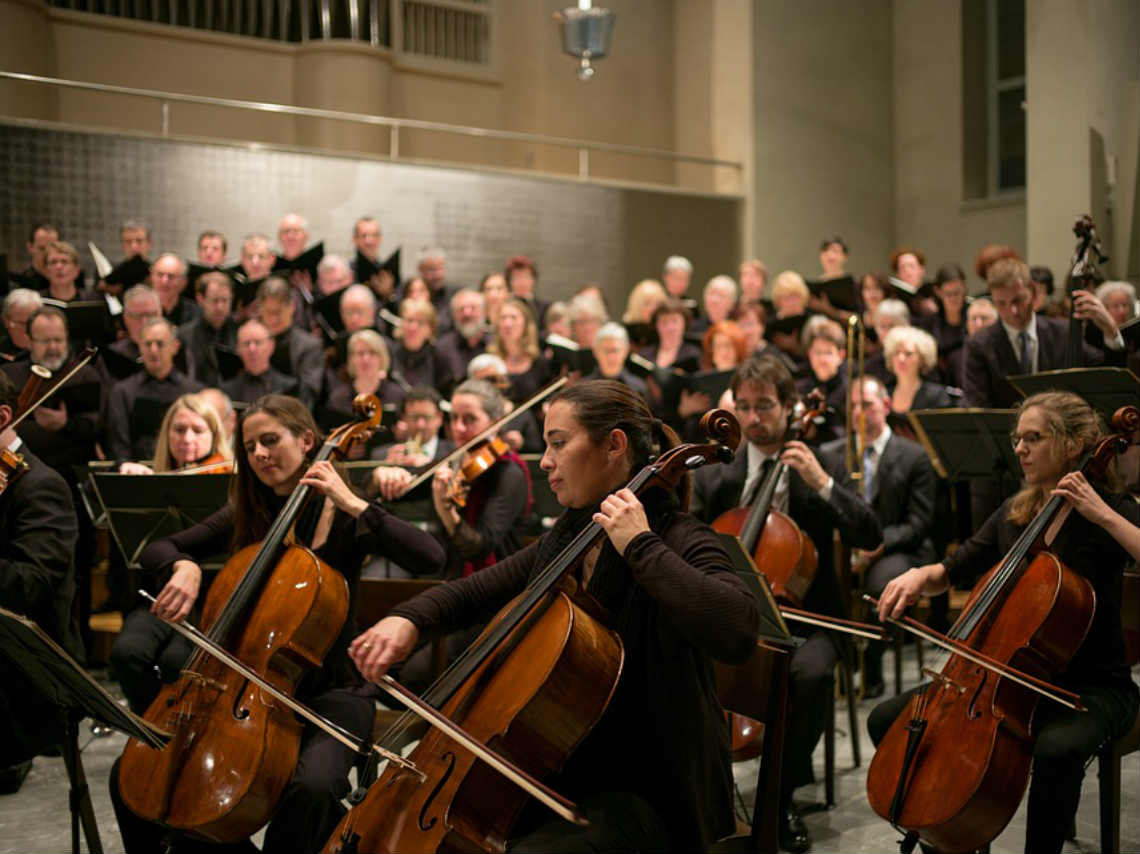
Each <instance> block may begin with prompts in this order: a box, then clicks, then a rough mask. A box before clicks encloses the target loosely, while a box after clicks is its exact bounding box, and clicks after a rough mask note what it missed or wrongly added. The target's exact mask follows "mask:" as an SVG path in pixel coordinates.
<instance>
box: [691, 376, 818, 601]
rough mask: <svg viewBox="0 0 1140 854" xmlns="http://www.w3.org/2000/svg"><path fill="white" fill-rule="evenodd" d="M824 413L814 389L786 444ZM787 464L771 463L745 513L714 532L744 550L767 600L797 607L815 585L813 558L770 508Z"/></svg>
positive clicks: (791, 525)
mask: <svg viewBox="0 0 1140 854" xmlns="http://www.w3.org/2000/svg"><path fill="white" fill-rule="evenodd" d="M825 411H826V402H825V401H824V399H823V395H822V394H821V393H820V391H819V390H818V389H816V390H814V391H812V392H811V393H810V394H809V395H808V396H807V398H806V408H805V409H804V411H803V412H802V413H800V414H799V415H798V416H797V417H796V418H795V420H794V421H793V423H791V424H790V425H789V438H790V439H799V438H800V437H801V436H803V435H805V434H806V433H807V432H808V431H809V430H810V429H811V427H812V425H813V424H814V422H815V420H816V419H817V418H819V417H820V416H821V415H822V414H823V413H824V412H825ZM787 467H788V466H787V463H784V462H780V461H779V460H777V462H776V464H775V465H774V466H772V469H771V471H769V472H768V475H767V476H766V477H765V478H764V480H762V481H761V482H760V485H759V486H758V488H757V490H756V497H755V498H754V499H753V500H752V505H751V506H750V507H736V508H734V509H732V510H727V511H725V512H724V513H722V514H721V515H720V516H718V517H717V518H716V519H715V520H714V521H713V523H712V528H713V530H714V531H717V532H718V533H723V534H736V535H738V536H739V537H740V542H741V544H742V545H743V546H744V548H745V550H746V551H747V552H748V553H749V554H750V555H752V558H753V560H754V561H755V562H756V567H757V568H758V569H759V570H760V573H761V574H762V575H763V576H764V577H765V578H766V579H767V580H768V584H769V586H770V587H771V588H772V595H774V596H775V597H776V599H777V600H781V601H783V602H784V603H786V604H789V605H795V606H798V605H800V604H801V603H802V602H803V597H804V596H805V595H806V594H807V591H808V588H810V587H811V584H812V581H814V580H815V573H816V570H817V569H818V568H819V554H818V553H817V552H816V550H815V544H814V543H813V542H812V541H811V538H810V537H807V536H805V535H804V532H803V531H801V530H800V528H799V525H797V524H796V523H795V522H794V521H793V520H792V518H791V517H790V516H789V515H788V514H787V513H783V512H781V511H779V510H776V509H775V508H773V507H772V499H773V498H774V497H775V495H776V486H777V485H778V484H779V482H780V478H781V477H782V476H783V474H784V471H785V470H786V469H787Z"/></svg>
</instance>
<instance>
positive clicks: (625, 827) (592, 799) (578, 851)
mask: <svg viewBox="0 0 1140 854" xmlns="http://www.w3.org/2000/svg"><path fill="white" fill-rule="evenodd" d="M578 806H579V808H581V810H582V811H583V812H584V813H585V815H586V818H587V819H589V821H590V823H589V825H587V826H586V827H581V826H579V825H576V824H571V823H570V822H568V821H564V820H562V819H560V818H558V817H557V816H555V815H554V814H553V813H551V812H550V811H549V810H547V809H546V807H539V806H538V805H528V806H527V808H526V810H525V811H524V812H523V814H522V817H521V818H520V821H519V829H520V831H521V834H520V836H518V837H517V838H515V839H512V840H511V841H510V842H509V843H507V850H508V851H510V852H511V854H602V852H627V851H628V852H647V853H648V854H656V852H664V851H670V850H672V847H671V846H670V844H669V834H668V833H667V832H666V829H665V824H664V822H663V821H662V820H661V817H660V816H659V815H658V814H657V812H656V811H655V810H654V809H653V808H652V807H651V806H649V804H647V803H646V802H645V801H644V800H642V799H641V798H639V797H638V796H637V795H634V794H631V793H629V792H600V793H598V794H595V795H590V796H588V797H586V798H583V799H581V800H580V801H579V802H578ZM537 810H541V811H542V812H543V813H545V815H540V814H539V813H537ZM548 816H549V817H548Z"/></svg>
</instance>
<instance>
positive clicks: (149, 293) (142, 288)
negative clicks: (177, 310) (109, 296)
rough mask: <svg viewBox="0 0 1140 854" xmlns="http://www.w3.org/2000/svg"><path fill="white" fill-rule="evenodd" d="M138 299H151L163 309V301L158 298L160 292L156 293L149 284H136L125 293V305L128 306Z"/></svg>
mask: <svg viewBox="0 0 1140 854" xmlns="http://www.w3.org/2000/svg"><path fill="white" fill-rule="evenodd" d="M137 299H145V300H149V301H150V302H152V303H154V305H156V306H158V308H159V311H161V310H162V303H160V302H159V300H158V294H156V293H155V292H154V291H153V290H152V289H151V288H150V286H149V285H135V286H134V287H132V288H130V289H129V290H128V291H127V292H126V293H125V294H123V305H124V306H126V305H128V304H130V303H132V302H134V301H135V300H137Z"/></svg>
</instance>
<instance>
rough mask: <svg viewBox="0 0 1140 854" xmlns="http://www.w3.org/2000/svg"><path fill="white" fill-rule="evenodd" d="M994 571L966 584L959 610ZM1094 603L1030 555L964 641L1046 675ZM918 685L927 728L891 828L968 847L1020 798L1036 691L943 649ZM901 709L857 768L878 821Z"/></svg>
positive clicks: (902, 751) (1058, 664)
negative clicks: (938, 673) (862, 769)
mask: <svg viewBox="0 0 1140 854" xmlns="http://www.w3.org/2000/svg"><path fill="white" fill-rule="evenodd" d="M999 567H1000V564H999V565H998V567H995V568H994V569H992V570H991V571H990V572H989V573H987V575H986V577H985V578H983V579H982V581H981V582H979V583H978V584H977V585H976V586H975V588H974V592H973V593H972V594H971V597H970V599H969V600H968V601H967V604H966V607H965V609H964V612H963V614H964V615H965V614H968V613H969V612H970V609H971V608H972V607H973V606H974V605H975V604H976V602H977V597H978V592H979V591H980V590H982V589H984V588H985V585H986V581H988V580H989V578H990V576H992V575H993V573H994V572H996V571H997V569H998V568H999ZM1095 606H1096V596H1095V594H1094V592H1093V589H1092V585H1091V584H1089V582H1088V580H1087V579H1085V578H1083V577H1081V576H1079V575H1077V574H1076V573H1074V572H1072V571H1071V570H1069V569H1067V568H1066V567H1065V566H1064V565H1063V564H1062V563H1061V562H1060V561H1059V560H1058V559H1057V557H1056V556H1055V555H1053V554H1051V553H1049V552H1040V553H1038V554H1037V555H1036V556H1035V557H1034V558H1032V560H1030V562H1029V563H1028V565H1027V567H1026V568H1025V570H1024V572H1023V574H1022V575H1021V577H1020V578H1019V579H1018V580H1017V581H1016V582H1015V583H1014V584H1013V585H1012V587H1011V588H1010V590H1009V593H1008V598H1007V600H1006V601H1005V603H1004V604H1003V606H1002V607H1001V608H1000V609H995V613H994V614H993V615H991V616H990V618H989V620H988V621H986V620H983V621H982V622H981V623H980V624H979V626H978V627H977V628H976V629H975V630H974V632H973V633H972V634H971V635H970V637H969V638H968V640H967V643H968V644H969V645H970V646H971V647H972V648H973V649H975V650H977V651H979V652H981V653H983V654H985V655H987V656H989V657H990V658H992V659H996V660H997V661H999V662H1002V663H1004V664H1007V665H1010V666H1012V667H1014V668H1016V669H1018V670H1020V671H1022V672H1025V673H1028V674H1030V675H1033V676H1037V677H1039V678H1042V679H1050V678H1052V677H1053V676H1055V675H1056V674H1057V673H1059V672H1061V671H1062V670H1063V669H1064V667H1065V666H1066V664H1067V663H1068V661H1069V660H1070V659H1071V658H1072V656H1073V655H1074V654H1075V653H1076V651H1077V649H1078V648H1079V647H1080V645H1081V643H1082V642H1083V641H1084V638H1085V635H1086V634H1087V632H1088V629H1089V626H1090V625H1091V624H1092V616H1093V611H1094V608H1095ZM926 690H927V700H926V707H925V711H924V712H923V717H925V718H926V719H927V721H928V724H927V727H926V730H925V733H924V735H923V737H922V739H921V741H920V743H919V745H918V749H917V753H916V755H915V758H914V761H913V763H912V766H911V771H910V774H909V776H908V779H907V781H906V797H905V800H904V801H903V805H902V809H901V811H900V813H899V816H898V819H897V821H896V824H897V825H898V826H900V827H903V828H905V829H907V830H913V831H917V832H918V833H919V835H920V837H921V839H922V840H923V841H924V842H927V843H929V844H930V845H933V846H935V847H936V848H938V849H939V850H941V851H946V852H965V851H973V850H974V849H977V848H981V847H982V846H984V845H987V844H988V843H989V842H991V841H992V840H993V839H994V838H995V837H996V836H997V835H998V834H999V833H1001V831H1002V830H1003V829H1004V828H1005V826H1006V825H1007V824H1008V823H1009V820H1010V819H1011V818H1012V817H1013V815H1014V813H1015V812H1016V811H1017V807H1018V805H1019V804H1020V803H1021V798H1022V795H1023V794H1024V792H1025V787H1026V784H1027V782H1028V779H1029V769H1030V764H1031V761H1032V758H1033V741H1034V739H1033V735H1032V723H1033V713H1034V710H1035V709H1036V707H1037V702H1038V700H1039V695H1038V694H1037V693H1035V692H1033V691H1030V690H1028V689H1026V688H1024V687H1022V686H1021V685H1018V684H1017V683H1015V682H1013V681H1012V680H1010V679H1003V678H1002V677H1001V676H999V675H997V674H996V673H994V672H992V671H990V670H988V669H986V668H983V667H981V666H980V665H977V664H974V663H973V662H971V661H969V660H967V659H966V658H964V657H962V656H960V655H951V657H950V659H949V661H947V663H946V665H945V667H943V669H942V680H939V681H936V682H935V683H933V684H931V685H930V686H929V687H928V688H927V689H926ZM916 700H917V698H916V699H913V700H912V701H911V703H912V704H913V703H914V702H916ZM910 708H911V707H910V706H909V705H908V707H907V709H904V710H903V712H902V713H901V714H900V715H899V717H898V718H897V719H896V720H895V722H894V723H893V724H892V725H891V728H890V730H889V731H888V733H887V735H886V737H885V738H884V739H883V741H882V743H880V744H879V746H878V748H877V749H876V751H875V756H874V758H873V759H872V760H871V767H870V769H869V771H868V774H867V797H868V800H869V801H870V803H871V807H872V808H873V809H874V810H875V812H876V813H878V814H879V815H880V816H882V817H883V818H885V819H888V820H890V812H891V805H892V800H893V798H894V796H895V792H896V787H897V783H898V780H899V776H900V775H901V773H902V769H903V767H904V756H905V755H906V749H907V740H908V729H907V726H908V723H909V722H910V718H911V713H910Z"/></svg>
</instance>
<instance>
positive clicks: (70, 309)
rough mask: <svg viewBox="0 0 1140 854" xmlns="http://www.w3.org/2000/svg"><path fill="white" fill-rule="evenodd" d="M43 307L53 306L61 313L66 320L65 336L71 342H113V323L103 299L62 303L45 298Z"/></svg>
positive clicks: (108, 308)
mask: <svg viewBox="0 0 1140 854" xmlns="http://www.w3.org/2000/svg"><path fill="white" fill-rule="evenodd" d="M44 305H50V306H54V307H55V308H58V309H59V310H60V311H62V312H63V314H64V316H65V317H66V318H67V334H68V337H69V338H71V340H72V341H90V342H91V343H92V344H97V345H102V344H105V343H107V342H108V341H114V340H115V322H114V320H112V318H111V307H110V306H109V305H108V304H107V301H106V300H105V299H102V298H100V299H94V300H76V301H75V302H62V301H61V300H56V299H51V298H50V297H45V298H44Z"/></svg>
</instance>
